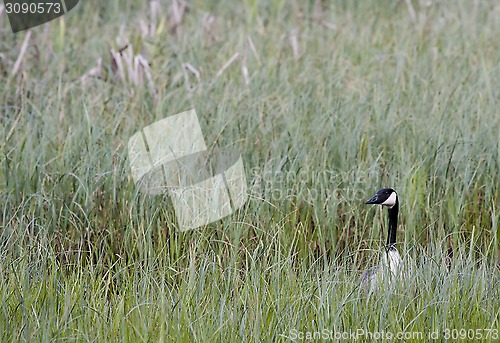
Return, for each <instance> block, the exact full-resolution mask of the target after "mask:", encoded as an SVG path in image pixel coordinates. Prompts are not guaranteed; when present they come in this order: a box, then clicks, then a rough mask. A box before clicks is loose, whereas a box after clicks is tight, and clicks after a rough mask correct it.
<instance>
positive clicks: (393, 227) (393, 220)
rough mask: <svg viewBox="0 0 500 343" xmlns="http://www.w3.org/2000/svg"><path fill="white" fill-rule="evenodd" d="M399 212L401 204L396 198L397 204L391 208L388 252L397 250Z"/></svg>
mask: <svg viewBox="0 0 500 343" xmlns="http://www.w3.org/2000/svg"><path fill="white" fill-rule="evenodd" d="M398 212H399V202H398V198H397V197H396V203H395V204H394V206H392V207H391V208H389V236H387V245H386V249H387V250H394V249H396V247H395V245H396V232H397V228H398Z"/></svg>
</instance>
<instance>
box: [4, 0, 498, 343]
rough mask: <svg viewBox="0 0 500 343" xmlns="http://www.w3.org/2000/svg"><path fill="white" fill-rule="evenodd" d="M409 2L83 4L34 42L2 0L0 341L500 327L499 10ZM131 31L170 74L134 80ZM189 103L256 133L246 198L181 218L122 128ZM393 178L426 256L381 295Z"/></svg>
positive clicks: (246, 139)
mask: <svg viewBox="0 0 500 343" xmlns="http://www.w3.org/2000/svg"><path fill="white" fill-rule="evenodd" d="M411 3H412V7H413V9H414V11H415V12H416V14H417V16H416V20H415V21H412V19H411V15H410V13H411V12H410V11H409V9H408V6H407V3H406V2H405V1H399V2H393V1H382V2H375V1H370V2H366V1H364V2H351V1H335V2H333V3H325V2H321V1H316V2H308V3H306V4H304V3H302V2H298V1H292V2H285V1H272V2H262V1H257V0H254V1H244V2H243V3H241V4H236V3H231V2H223V3H218V2H216V1H208V2H201V1H193V2H189V3H188V4H187V7H186V10H185V11H184V12H182V13H181V18H182V21H181V22H180V23H176V22H175V15H174V14H172V13H174V12H175V11H174V12H172V8H173V7H172V6H175V5H172V3H166V2H162V3H161V4H160V7H159V9H157V8H154V7H153V11H151V8H150V6H149V2H146V3H142V2H135V1H128V2H126V1H116V2H99V3H97V2H96V3H89V2H81V3H80V4H79V6H78V7H77V8H76V9H75V10H73V11H72V12H70V13H69V14H68V15H67V16H65V17H64V18H63V19H58V20H55V21H53V22H51V23H49V24H46V25H44V26H40V27H37V28H35V29H33V30H32V36H31V38H30V39H29V43H28V49H27V50H26V52H25V53H24V55H21V46H22V43H23V41H24V39H25V37H26V33H20V34H17V35H13V34H11V33H10V31H9V28H8V22H7V18H6V16H5V13H4V14H3V15H2V16H0V35H1V39H0V74H1V75H2V76H1V77H2V79H1V82H0V105H1V107H0V213H1V216H0V219H1V220H0V228H1V231H0V237H1V238H0V244H1V247H0V298H1V304H2V307H1V310H0V329H1V330H0V341H2V342H8V341H63V340H64V341H66V340H76V341H99V342H101V341H113V342H114V341H131V342H136V341H165V342H171V341H179V342H182V341H186V342H191V341H201V342H206V341H221V342H227V341H290V340H291V341H302V339H301V338H302V337H303V338H307V337H309V336H306V335H308V334H309V335H312V336H311V337H312V338H315V339H317V340H329V339H330V338H333V339H334V340H335V337H336V336H335V335H334V333H337V334H340V333H349V332H357V333H360V334H361V333H363V334H364V335H361V336H358V338H359V339H360V340H361V341H370V340H372V339H376V338H377V337H373V336H372V337H370V336H368V335H369V334H370V333H371V334H381V333H383V332H385V333H393V334H394V335H396V334H397V333H406V334H409V335H410V336H406V337H403V338H402V339H400V340H404V341H409V342H412V341H419V340H420V339H424V338H426V337H427V338H426V340H429V337H430V336H428V335H430V334H431V333H434V332H436V333H437V334H438V337H437V341H446V340H448V341H455V340H456V339H453V336H451V335H453V334H455V335H459V336H456V337H455V338H463V336H460V335H462V334H463V333H464V331H463V330H465V334H466V335H467V334H468V335H469V336H468V337H467V336H466V337H465V338H464V339H463V341H470V340H471V337H472V338H475V339H477V340H478V341H485V342H494V341H497V340H498V336H495V333H496V334H497V335H499V334H500V333H498V331H489V330H498V329H499V326H500V324H499V317H500V300H499V299H500V290H499V289H500V242H499V235H500V229H499V215H500V205H499V203H500V202H499V200H500V192H499V179H500V178H499V177H500V134H499V132H500V131H499V129H500V116H498V103H499V100H500V91H499V89H500V81H499V80H500V58H499V55H498V51H499V50H500V43H499V40H498V37H499V36H500V7H499V6H498V5H497V4H496V2H495V1H482V2H473V1H465V0H464V1H427V2H425V1H412V2H411ZM179 4H181V3H180V2H179ZM181 7H182V6H179V7H177V10H179V9H181ZM169 13H170V14H169ZM146 32H147V33H146ZM126 44H128V45H130V46H131V47H132V49H133V52H134V54H136V55H137V54H141V55H142V56H143V57H144V58H145V59H146V60H147V61H148V63H149V68H150V70H151V74H152V81H153V83H154V88H155V90H154V91H153V90H152V89H151V87H150V86H149V84H148V81H147V79H146V77H145V76H144V77H143V79H142V80H141V79H138V80H134V79H133V77H132V76H131V75H129V74H125V75H124V77H121V76H120V75H119V71H117V67H116V65H114V64H113V59H112V58H111V56H110V51H111V50H113V51H119V50H120V49H121V48H123V47H124V46H125V45H126ZM235 53H238V54H239V55H238V57H236V59H235V60H234V61H233V63H231V64H229V65H226V63H227V62H228V61H229V60H230V59H231V57H232V56H234V54H235ZM18 59H19V61H20V63H21V64H19V69H17V71H16V73H15V74H14V73H13V71H14V70H15V65H16V61H17V60H18ZM99 60H100V62H99ZM188 64H189V66H188ZM225 65H226V67H224V66H225ZM99 66H100V67H99ZM190 67H191V69H190ZM93 68H94V72H90V71H91V70H92V69H93ZM245 68H246V70H247V71H248V76H245V73H244V72H243V70H244V69H245ZM192 70H195V71H197V72H199V77H197V75H196V73H195V72H193V71H192ZM190 108H196V110H197V113H198V116H199V119H200V122H201V125H202V128H203V131H204V135H205V139H206V141H207V143H208V145H209V146H210V148H215V147H225V146H234V147H237V148H238V149H239V151H241V153H242V156H243V159H244V164H245V168H246V172H247V179H248V185H249V193H250V199H249V201H248V202H247V204H246V205H245V206H244V207H243V208H242V209H241V210H239V211H237V212H236V213H234V214H233V215H231V216H229V217H226V218H224V219H223V220H221V221H218V222H215V223H212V224H210V225H208V226H207V227H204V228H200V229H197V230H193V231H188V232H179V231H178V230H177V227H176V226H177V223H176V220H175V214H174V212H173V210H172V205H171V203H170V200H169V199H168V198H167V197H161V196H155V197H151V196H147V195H144V194H140V193H138V192H137V190H136V188H135V185H134V183H133V180H132V178H131V174H130V170H129V162H128V158H127V141H128V139H129V138H130V136H132V135H133V134H134V133H135V132H136V131H138V130H140V129H141V128H143V127H144V126H146V125H149V124H151V123H153V122H155V121H157V120H159V119H162V118H164V117H166V116H168V115H172V114H176V113H179V112H182V111H185V110H187V109H190ZM381 187H394V188H395V189H396V190H397V191H398V192H399V196H400V201H401V205H402V207H401V209H400V225H399V230H398V249H400V251H401V252H402V254H408V255H409V256H411V257H412V259H413V261H414V262H415V265H416V266H415V269H414V270H413V272H412V276H413V278H412V279H410V280H407V282H406V283H402V282H396V283H395V284H392V285H391V286H390V287H391V289H385V287H384V285H381V287H380V289H379V290H377V291H376V292H374V293H371V294H367V293H363V292H362V291H360V290H359V289H358V280H359V275H360V272H361V271H362V270H364V269H366V268H368V267H369V266H371V265H372V264H374V263H375V262H376V261H377V259H378V255H379V252H380V251H381V250H382V248H383V245H384V243H385V238H386V237H385V235H386V217H385V213H383V212H382V211H381V210H380V209H376V208H373V207H365V206H364V205H363V202H364V200H366V199H368V197H370V196H371V195H372V194H373V193H374V192H375V191H376V190H377V189H378V188H381ZM385 286H388V285H385ZM388 287H389V286H388ZM460 330H462V331H460ZM471 330H474V331H471ZM471 332H473V333H471ZM419 333H422V335H427V336H422V337H420V336H419ZM447 334H449V335H450V337H448V336H446V335H447ZM479 334H481V337H479ZM314 335H316V336H314ZM471 335H472V336H471ZM337 338H338V337H337Z"/></svg>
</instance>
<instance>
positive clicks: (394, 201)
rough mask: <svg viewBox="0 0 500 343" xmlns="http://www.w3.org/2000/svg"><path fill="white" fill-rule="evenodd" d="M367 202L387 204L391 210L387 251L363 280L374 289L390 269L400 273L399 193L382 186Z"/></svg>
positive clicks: (364, 283) (391, 271)
mask: <svg viewBox="0 0 500 343" xmlns="http://www.w3.org/2000/svg"><path fill="white" fill-rule="evenodd" d="M365 204H377V205H382V206H386V207H387V208H388V212H389V234H388V236H387V244H386V246H385V252H384V253H383V254H382V258H381V259H380V264H379V265H377V266H374V267H372V268H370V269H369V270H367V271H366V272H365V273H364V274H363V276H362V280H361V282H362V283H363V285H364V286H368V287H369V288H370V289H371V290H372V289H373V288H374V287H375V286H376V284H377V282H378V281H381V279H382V278H383V276H384V274H386V273H387V272H388V271H390V273H391V274H392V276H398V274H399V266H400V263H401V256H400V255H399V253H398V251H397V250H396V231H397V227H398V212H399V201H398V194H397V193H396V191H395V190H394V189H392V188H382V189H380V190H379V191H378V192H377V193H376V194H375V195H374V196H373V197H372V198H371V199H370V200H367V201H366V202H365ZM389 280H390V279H389Z"/></svg>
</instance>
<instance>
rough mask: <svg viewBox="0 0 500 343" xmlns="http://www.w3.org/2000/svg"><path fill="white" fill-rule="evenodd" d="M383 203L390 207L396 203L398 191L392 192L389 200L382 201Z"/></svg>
mask: <svg viewBox="0 0 500 343" xmlns="http://www.w3.org/2000/svg"><path fill="white" fill-rule="evenodd" d="M382 205H384V206H389V207H392V206H394V205H396V192H392V193H391V195H390V196H389V197H388V198H387V200H386V201H384V202H383V203H382Z"/></svg>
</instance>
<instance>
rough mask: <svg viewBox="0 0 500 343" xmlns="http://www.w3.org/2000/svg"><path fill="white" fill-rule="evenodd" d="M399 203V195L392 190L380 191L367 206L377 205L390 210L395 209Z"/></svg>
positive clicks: (384, 189)
mask: <svg viewBox="0 0 500 343" xmlns="http://www.w3.org/2000/svg"><path fill="white" fill-rule="evenodd" d="M397 202H398V194H397V193H396V191H395V190H394V189H392V188H382V189H380V190H379V191H378V192H377V193H376V194H375V195H374V196H373V197H372V198H371V199H369V200H367V201H366V202H365V204H377V205H382V206H387V207H389V209H391V208H393V207H394V205H396V204H397Z"/></svg>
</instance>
